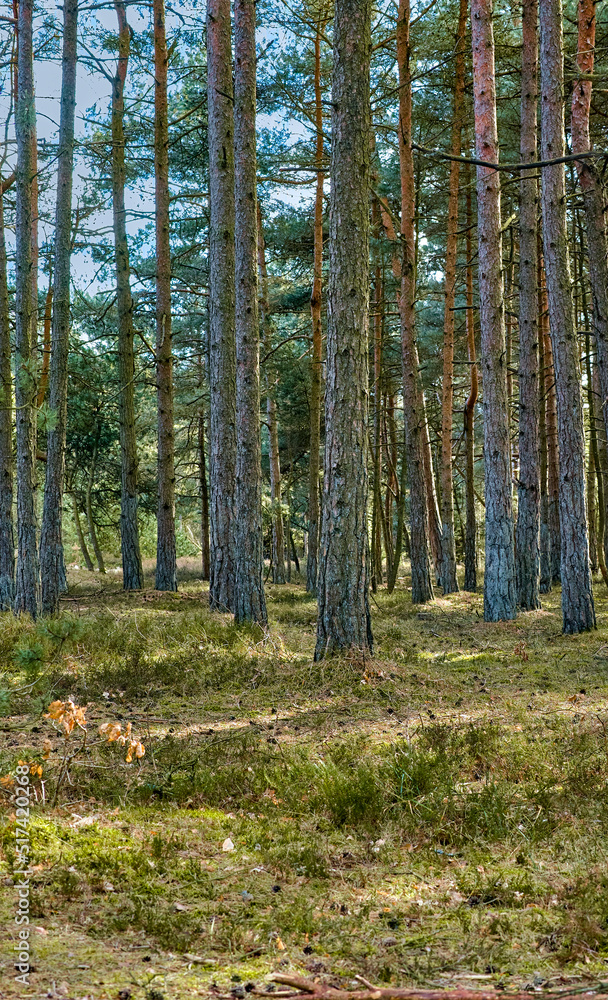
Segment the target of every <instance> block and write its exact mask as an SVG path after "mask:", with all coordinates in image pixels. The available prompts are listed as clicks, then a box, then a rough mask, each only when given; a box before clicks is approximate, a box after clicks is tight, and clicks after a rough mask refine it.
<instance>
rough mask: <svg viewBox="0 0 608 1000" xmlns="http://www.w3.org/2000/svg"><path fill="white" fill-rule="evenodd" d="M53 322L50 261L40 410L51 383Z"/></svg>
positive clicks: (44, 321)
mask: <svg viewBox="0 0 608 1000" xmlns="http://www.w3.org/2000/svg"><path fill="white" fill-rule="evenodd" d="M52 322H53V263H52V260H49V287H48V288H47V291H46V298H45V300H44V319H43V334H42V367H41V369H40V378H39V380H38V395H37V397H36V407H37V408H38V409H40V407H41V406H42V404H43V403H44V399H45V396H46V390H47V386H48V382H49V369H50V367H51V326H52Z"/></svg>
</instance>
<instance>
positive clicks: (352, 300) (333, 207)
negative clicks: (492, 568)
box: [315, 0, 372, 660]
mask: <svg viewBox="0 0 608 1000" xmlns="http://www.w3.org/2000/svg"><path fill="white" fill-rule="evenodd" d="M370 56H371V2H370V0H337V2H336V8H335V20H334V66H333V82H332V133H331V135H332V140H331V142H332V146H331V198H330V220H329V228H330V233H329V254H330V272H329V288H328V317H327V364H326V368H327V382H326V390H325V460H324V476H323V519H322V532H321V545H320V553H319V578H318V620H317V644H316V649H315V659H317V660H319V659H322V658H323V657H324V656H326V655H328V654H330V653H332V652H334V651H336V650H339V649H348V648H353V649H358V650H362V651H371V648H372V632H371V620H370V613H369V595H368V567H367V561H368V552H367V549H368V539H367V461H366V458H367V433H368V427H367V423H368V413H367V409H368V399H367V397H368V286H369V181H370V103H369V73H370Z"/></svg>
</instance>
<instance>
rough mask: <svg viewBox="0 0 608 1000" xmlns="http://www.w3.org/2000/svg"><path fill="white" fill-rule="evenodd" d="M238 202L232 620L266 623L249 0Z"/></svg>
mask: <svg viewBox="0 0 608 1000" xmlns="http://www.w3.org/2000/svg"><path fill="white" fill-rule="evenodd" d="M234 60H235V76H234V124H235V127H234V166H235V171H234V173H235V187H234V190H235V202H236V225H235V238H236V421H237V442H236V504H235V511H236V524H235V539H236V574H235V608H234V618H235V621H237V622H242V621H254V622H259V623H260V624H262V625H265V624H266V621H267V614H266V598H265V596H264V582H263V579H262V575H263V569H264V540H263V535H262V467H261V446H260V331H259V327H258V273H257V228H258V227H257V189H256V185H257V179H256V145H255V106H256V105H255V82H256V57H255V0H235V6H234Z"/></svg>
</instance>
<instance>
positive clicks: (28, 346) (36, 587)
mask: <svg viewBox="0 0 608 1000" xmlns="http://www.w3.org/2000/svg"><path fill="white" fill-rule="evenodd" d="M18 10H19V13H18V20H17V30H18V40H19V44H18V57H17V76H18V84H17V103H16V108H15V134H16V138H17V178H16V182H17V183H16V210H15V213H16V214H15V235H16V247H15V405H16V413H17V578H16V586H15V613H16V614H19V613H20V612H23V611H26V612H29V613H30V614H31V615H32V617H34V618H35V617H36V616H37V614H38V611H39V606H40V572H39V563H38V546H37V539H36V413H35V403H36V376H35V373H34V365H35V345H36V318H37V317H36V314H37V302H36V299H35V295H34V289H35V287H36V282H35V262H34V253H33V246H32V244H33V240H32V232H33V225H34V222H33V188H34V184H35V180H34V176H35V173H36V165H35V159H36V158H35V127H36V111H35V105H34V67H33V46H32V16H33V3H32V0H20V3H19V8H18Z"/></svg>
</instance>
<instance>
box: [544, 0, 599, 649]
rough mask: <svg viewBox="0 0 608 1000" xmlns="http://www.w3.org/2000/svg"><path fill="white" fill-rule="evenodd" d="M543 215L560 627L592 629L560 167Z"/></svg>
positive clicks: (551, 68)
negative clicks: (555, 463)
mask: <svg viewBox="0 0 608 1000" xmlns="http://www.w3.org/2000/svg"><path fill="white" fill-rule="evenodd" d="M539 10H540V39H541V44H540V53H541V56H540V66H541V94H542V100H541V136H542V148H541V157H542V159H544V160H546V159H550V158H552V157H560V156H563V155H564V107H563V97H564V86H563V39H562V9H561V0H540V4H539ZM541 201H542V215H543V244H544V258H545V273H546V276H547V295H548V300H549V328H550V334H551V342H552V348H553V362H554V367H555V384H556V396H557V421H558V433H559V437H558V442H559V473H560V478H559V515H560V518H559V519H560V533H561V583H562V614H563V629H564V632H566V633H579V632H584V631H589V630H590V629H592V628H594V627H595V609H594V604H593V592H592V584H591V572H590V568H589V542H588V536H587V513H586V510H585V439H584V429H583V406H582V394H581V380H580V372H579V364H578V345H577V337H576V329H575V323H574V310H573V302H572V286H571V280H570V267H569V263H568V244H567V231H566V191H565V176H564V166H563V164H558V165H555V166H551V167H545V168H544V169H543V171H542V199H541Z"/></svg>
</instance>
